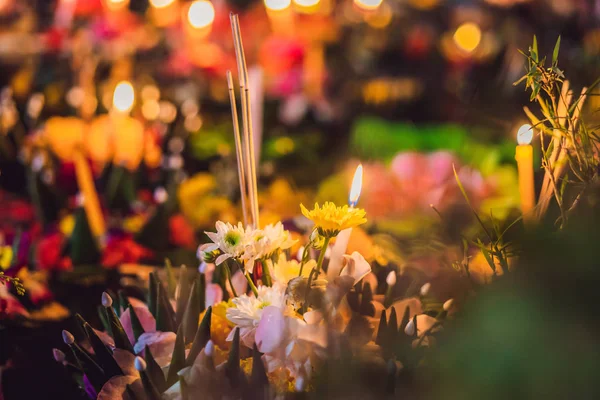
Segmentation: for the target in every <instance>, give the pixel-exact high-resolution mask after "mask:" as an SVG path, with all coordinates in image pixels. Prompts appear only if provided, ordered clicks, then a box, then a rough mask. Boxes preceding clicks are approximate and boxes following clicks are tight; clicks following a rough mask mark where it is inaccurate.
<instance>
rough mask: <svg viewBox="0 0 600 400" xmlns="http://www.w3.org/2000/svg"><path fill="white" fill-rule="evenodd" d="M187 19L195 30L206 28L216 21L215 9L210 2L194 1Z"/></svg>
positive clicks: (204, 0) (205, 0) (203, 0)
mask: <svg viewBox="0 0 600 400" xmlns="http://www.w3.org/2000/svg"><path fill="white" fill-rule="evenodd" d="M187 19H188V22H189V23H190V25H191V26H192V27H193V28H196V29H201V28H205V27H207V26H209V25H211V24H212V23H213V21H214V20H215V8H214V7H213V4H212V3H211V2H210V1H207V0H197V1H194V2H193V3H192V4H191V5H190V8H189V9H188V13H187Z"/></svg>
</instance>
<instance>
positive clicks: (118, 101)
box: [113, 81, 135, 113]
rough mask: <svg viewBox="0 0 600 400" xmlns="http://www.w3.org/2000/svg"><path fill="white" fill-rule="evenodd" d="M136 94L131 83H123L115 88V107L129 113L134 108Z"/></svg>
mask: <svg viewBox="0 0 600 400" xmlns="http://www.w3.org/2000/svg"><path fill="white" fill-rule="evenodd" d="M134 100H135V93H134V90H133V86H132V85H131V83H129V82H127V81H121V82H119V83H118V84H117V86H116V87H115V91H114V93H113V107H114V108H115V109H116V110H118V111H121V112H124V113H125V112H129V111H131V109H132V108H133V102H134Z"/></svg>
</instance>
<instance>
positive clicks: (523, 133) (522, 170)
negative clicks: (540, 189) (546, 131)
mask: <svg viewBox="0 0 600 400" xmlns="http://www.w3.org/2000/svg"><path fill="white" fill-rule="evenodd" d="M532 139H533V128H532V126H531V125H529V124H525V125H523V126H521V127H520V128H519V131H518V133H517V142H518V143H519V144H518V146H517V151H516V153H515V160H517V168H518V170H519V194H520V196H521V212H522V214H523V220H524V221H525V223H528V222H530V221H531V219H532V217H533V215H532V210H533V207H534V205H535V191H534V184H533V146H531V140H532Z"/></svg>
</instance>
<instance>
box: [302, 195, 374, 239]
mask: <svg viewBox="0 0 600 400" xmlns="http://www.w3.org/2000/svg"><path fill="white" fill-rule="evenodd" d="M300 209H301V210H302V214H303V215H304V216H305V217H306V218H308V219H310V220H312V221H313V222H314V223H315V225H316V227H317V229H318V230H319V233H320V234H321V235H323V236H327V237H334V236H336V235H337V234H338V233H339V232H340V231H342V230H344V229H348V228H354V227H355V226H358V225H361V224H364V223H365V222H367V219H366V218H365V210H363V209H361V208H353V207H348V206H347V205H345V206H343V207H338V206H336V205H335V204H333V203H332V202H330V201H327V202H325V204H323V207H319V204H318V203H315V208H314V209H312V210H310V211H309V210H307V209H306V207H304V205H303V204H300Z"/></svg>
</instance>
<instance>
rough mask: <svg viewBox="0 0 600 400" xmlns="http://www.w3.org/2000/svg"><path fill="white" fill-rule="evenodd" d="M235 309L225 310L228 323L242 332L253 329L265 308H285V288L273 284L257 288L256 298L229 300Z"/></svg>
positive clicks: (244, 295) (247, 297) (245, 296)
mask: <svg viewBox="0 0 600 400" xmlns="http://www.w3.org/2000/svg"><path fill="white" fill-rule="evenodd" d="M231 301H232V302H233V304H234V305H235V307H230V308H228V309H227V314H226V317H227V319H228V320H229V321H231V322H232V323H234V324H235V325H237V326H239V327H240V329H241V330H242V332H240V333H241V334H242V336H244V333H245V332H243V331H244V330H245V329H255V328H256V326H257V325H258V323H259V322H260V318H261V317H262V312H263V309H264V308H265V307H268V306H275V307H278V308H281V309H283V308H284V307H285V286H284V285H279V284H277V283H276V284H275V285H273V286H271V287H268V286H259V287H258V296H256V297H255V296H248V295H246V294H243V295H241V296H238V297H235V298H233V299H232V300H231Z"/></svg>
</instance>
